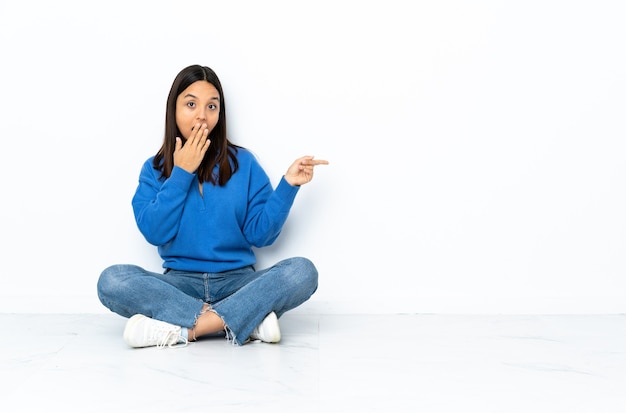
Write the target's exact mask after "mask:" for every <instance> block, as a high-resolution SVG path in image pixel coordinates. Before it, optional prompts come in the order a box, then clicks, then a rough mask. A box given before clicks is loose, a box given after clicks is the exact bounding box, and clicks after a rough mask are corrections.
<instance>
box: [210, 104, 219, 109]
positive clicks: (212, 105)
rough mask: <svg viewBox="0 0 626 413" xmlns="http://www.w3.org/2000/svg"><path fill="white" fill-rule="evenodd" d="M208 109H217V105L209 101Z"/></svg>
mask: <svg viewBox="0 0 626 413" xmlns="http://www.w3.org/2000/svg"><path fill="white" fill-rule="evenodd" d="M209 109H211V110H215V109H217V105H216V104H214V103H210V104H209Z"/></svg>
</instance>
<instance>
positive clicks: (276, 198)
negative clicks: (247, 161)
mask: <svg viewBox="0 0 626 413" xmlns="http://www.w3.org/2000/svg"><path fill="white" fill-rule="evenodd" d="M250 184H251V187H250V192H249V200H248V214H247V216H248V217H247V219H246V223H245V226H244V228H243V230H244V234H245V236H246V239H247V240H248V242H249V243H250V244H251V245H253V246H255V247H264V246H267V245H271V244H272V243H273V242H274V241H275V240H276V238H278V235H280V232H281V230H282V228H283V225H284V224H285V221H286V220H287V217H288V216H289V211H290V210H291V207H292V205H293V203H294V201H295V198H296V195H297V193H298V190H299V188H300V187H297V186H291V185H290V184H289V183H288V182H287V181H286V180H285V178H284V177H282V178H281V180H280V182H279V183H278V185H277V187H276V189H275V190H273V189H272V186H271V183H270V180H269V178H268V177H267V175H266V174H265V172H264V171H263V170H262V169H261V166H260V165H255V170H253V174H252V179H251V183H250Z"/></svg>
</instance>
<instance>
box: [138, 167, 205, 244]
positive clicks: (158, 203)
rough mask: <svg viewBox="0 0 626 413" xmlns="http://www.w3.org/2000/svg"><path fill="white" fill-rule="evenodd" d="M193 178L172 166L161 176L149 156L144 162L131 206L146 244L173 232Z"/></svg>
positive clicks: (168, 237) (169, 236)
mask: <svg viewBox="0 0 626 413" xmlns="http://www.w3.org/2000/svg"><path fill="white" fill-rule="evenodd" d="M194 178H195V174H191V173H189V172H187V171H185V170H184V169H182V168H179V167H174V169H173V170H172V174H171V175H170V177H169V178H168V179H165V180H163V179H161V178H160V171H158V170H156V169H154V168H153V167H152V160H151V159H150V160H148V161H146V162H145V163H144V165H143V168H142V169H141V173H140V175H139V184H138V186H137V190H136V191H135V195H134V196H133V200H132V206H133V212H134V214H135V221H136V222H137V227H138V228H139V231H140V232H141V233H142V235H143V236H144V237H145V239H146V241H148V242H149V243H150V244H152V245H156V246H160V245H164V244H166V243H167V242H169V241H170V240H172V238H174V237H175V236H176V234H177V232H178V228H179V225H180V218H181V215H182V212H183V205H184V203H185V199H186V198H187V194H188V192H189V188H190V185H191V184H192V182H193V181H194Z"/></svg>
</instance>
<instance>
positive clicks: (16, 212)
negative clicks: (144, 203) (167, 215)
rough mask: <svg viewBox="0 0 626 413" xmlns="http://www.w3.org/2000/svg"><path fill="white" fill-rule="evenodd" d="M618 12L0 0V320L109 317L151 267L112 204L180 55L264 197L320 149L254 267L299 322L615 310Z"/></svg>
mask: <svg viewBox="0 0 626 413" xmlns="http://www.w3.org/2000/svg"><path fill="white" fill-rule="evenodd" d="M625 18H626V6H624V3H623V1H620V0H615V1H607V0H600V1H597V0H594V1H566V0H542V1H523V2H522V1H519V2H511V1H497V0H492V1H460V0H457V1H454V0H443V1H442V0H431V1H415V2H412V1H393V0H391V1H341V0H335V1H320V0H317V1H310V2H294V1H276V0H270V1H209V0H203V1H169V2H168V1H153V2H139V1H137V2H133V1H117V0H114V1H111V0H109V1H107V2H79V1H76V2H72V1H67V0H66V1H7V0H2V1H1V2H0V42H1V46H2V48H1V54H2V63H1V64H0V88H1V89H0V90H1V93H2V99H1V100H0V116H1V124H0V126H1V128H2V152H1V153H2V160H1V162H0V168H1V169H0V177H1V179H2V184H1V187H0V190H1V191H2V194H3V196H2V201H1V204H2V212H1V218H0V228H1V229H2V242H3V244H2V247H1V249H0V254H1V255H0V311H2V312H108V310H106V309H105V308H104V307H103V306H102V305H101V304H100V303H99V301H98V299H97V296H96V281H97V278H98V276H99V274H100V272H101V271H102V270H103V269H104V268H105V267H106V266H108V265H111V264H115V263H134V264H139V265H143V266H145V267H147V268H149V269H152V270H160V264H161V262H160V259H159V257H158V255H157V253H156V249H155V248H154V247H152V246H150V245H149V244H147V243H146V242H145V241H144V239H143V238H142V237H141V235H140V234H139V232H138V230H137V229H136V227H135V223H134V218H133V215H132V209H131V206H130V200H131V197H132V195H133V193H134V190H135V187H136V184H137V178H138V175H139V171H140V167H141V164H142V163H143V162H144V160H145V159H146V158H147V157H149V156H151V155H153V154H154V153H155V152H156V151H157V149H158V148H159V146H160V145H161V140H162V134H163V124H164V112H165V101H166V97H167V93H168V91H169V88H170V86H171V83H172V81H173V79H174V77H175V75H176V74H177V73H178V71H180V70H181V69H182V68H183V67H185V66H187V65H189V64H196V63H198V64H202V65H207V66H210V67H212V68H213V69H214V70H215V71H216V72H217V73H218V75H219V76H220V78H221V80H222V83H223V87H224V89H225V94H226V100H227V105H228V109H227V110H228V117H229V122H230V123H229V128H230V137H231V139H232V140H233V141H234V142H235V143H238V144H240V145H243V146H246V147H248V148H250V149H251V150H253V151H254V152H255V153H256V154H257V155H258V157H259V160H260V161H261V163H262V165H264V167H265V168H266V170H267V172H268V174H269V175H270V177H272V180H273V183H277V182H278V180H279V178H280V176H281V175H282V174H283V173H284V171H285V170H286V168H287V167H288V165H289V164H290V163H291V162H292V161H293V160H294V159H296V158H297V157H299V156H302V155H305V154H311V155H315V156H316V157H318V158H323V159H328V160H329V161H330V165H329V166H325V167H319V168H318V169H317V170H316V176H315V179H314V180H313V182H312V183H310V184H309V185H307V186H305V187H303V188H302V190H301V191H300V193H299V195H298V198H297V200H296V203H295V205H294V208H293V210H292V214H291V216H290V218H289V220H288V223H287V225H286V226H285V228H284V231H283V234H282V235H281V238H280V239H279V240H278V241H277V242H276V243H275V244H274V245H273V246H271V247H269V248H266V249H264V250H262V251H259V264H260V266H265V265H268V264H270V263H273V262H274V261H277V260H279V259H282V258H285V257H288V256H293V255H304V256H307V257H309V258H311V259H312V260H313V261H314V262H315V263H316V265H317V266H318V269H319V271H320V286H319V289H318V291H317V292H316V294H315V295H314V296H313V297H312V298H311V300H310V301H309V302H308V303H306V304H304V305H303V307H301V311H306V310H307V309H308V310H310V311H316V312H373V313H376V312H410V313H416V312H420V313H620V312H624V309H625V308H626V277H625V274H626V259H625V254H624V253H625V251H626V217H625V211H626V196H625V194H624V188H625V186H626V185H625V184H626V162H625V161H624V155H625V150H626V141H625V135H626V133H625V132H626V125H625V123H624V115H625V113H626V97H625V96H626V53H625V46H626V45H625V40H626V25H625V24H624V21H625Z"/></svg>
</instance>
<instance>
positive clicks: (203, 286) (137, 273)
mask: <svg viewBox="0 0 626 413" xmlns="http://www.w3.org/2000/svg"><path fill="white" fill-rule="evenodd" d="M317 278H318V274H317V269H316V268H315V266H314V265H313V263H312V262H311V261H310V260H308V259H307V258H302V257H294V258H288V259H286V260H283V261H280V262H279V263H277V264H276V265H274V266H272V267H269V268H266V269H263V270H258V271H256V270H255V269H254V267H252V266H247V267H244V268H240V269H237V270H232V271H226V272H222V273H197V272H186V271H177V270H169V271H166V272H165V273H163V274H162V273H156V272H151V271H147V270H145V269H143V268H141V267H139V266H136V265H128V264H119V265H112V266H110V267H108V268H107V269H105V270H104V271H103V272H102V274H101V275H100V278H99V279H98V285H97V290H98V297H99V298H100V302H101V303H102V304H103V305H104V306H105V307H107V308H108V309H110V310H111V311H113V312H114V313H117V314H119V315H121V316H123V317H131V316H133V315H135V314H143V315H145V316H148V317H151V318H154V319H157V320H161V321H165V322H168V323H170V324H174V325H177V326H181V327H186V328H192V327H193V326H194V324H195V322H196V319H197V318H198V316H199V315H200V312H201V310H202V307H203V306H204V303H208V304H210V305H211V309H212V310H213V311H214V312H215V313H217V314H218V315H219V316H220V317H221V318H222V320H223V321H224V323H225V324H226V326H227V329H226V333H227V336H228V337H229V338H230V339H232V340H233V341H234V342H235V343H236V344H239V345H241V344H243V343H244V342H245V341H246V340H247V338H248V337H249V336H250V334H251V333H252V331H253V330H254V328H255V327H256V326H257V325H259V323H260V322H261V321H263V318H265V316H266V315H267V314H269V313H270V312H272V311H274V312H275V313H276V315H277V316H278V317H279V318H280V316H281V315H283V314H284V313H285V312H286V311H289V310H291V309H293V308H295V307H297V306H299V305H300V304H302V303H304V302H305V301H306V300H308V299H309V298H310V297H311V295H313V293H314V292H315V290H317Z"/></svg>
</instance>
